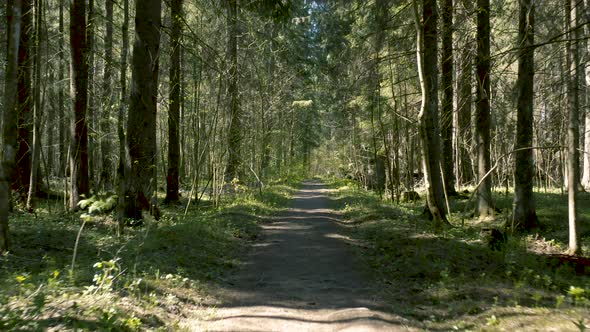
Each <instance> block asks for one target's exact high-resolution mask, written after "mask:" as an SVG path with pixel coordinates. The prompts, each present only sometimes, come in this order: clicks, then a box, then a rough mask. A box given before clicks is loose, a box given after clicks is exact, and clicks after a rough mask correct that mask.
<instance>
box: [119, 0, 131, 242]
mask: <svg viewBox="0 0 590 332" xmlns="http://www.w3.org/2000/svg"><path fill="white" fill-rule="evenodd" d="M121 35H122V39H123V45H122V46H121V70H120V78H119V84H120V85H121V92H120V93H121V95H120V105H119V110H118V113H117V136H118V138H119V165H118V167H117V194H118V195H119V200H118V202H117V221H118V226H119V227H118V233H119V234H122V233H123V227H124V221H125V190H126V188H127V181H126V180H125V174H129V168H130V165H129V158H128V156H127V149H126V145H125V141H126V138H125V127H126V125H125V111H126V110H127V102H128V99H127V53H128V52H129V0H123V24H122V25H121Z"/></svg>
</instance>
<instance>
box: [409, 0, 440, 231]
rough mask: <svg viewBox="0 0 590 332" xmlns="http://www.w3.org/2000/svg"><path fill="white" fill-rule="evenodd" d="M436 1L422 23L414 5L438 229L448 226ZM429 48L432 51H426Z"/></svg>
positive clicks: (428, 171) (430, 199)
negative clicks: (443, 168) (440, 120)
mask: <svg viewBox="0 0 590 332" xmlns="http://www.w3.org/2000/svg"><path fill="white" fill-rule="evenodd" d="M436 6H437V5H436V0H424V1H423V8H422V22H420V18H419V14H418V4H417V3H416V1H414V11H415V16H416V28H417V36H418V40H417V54H416V55H417V59H418V74H419V77H420V87H421V90H422V106H421V108H420V114H419V120H420V139H421V141H422V164H423V170H424V179H425V182H426V188H427V192H426V201H427V204H428V209H429V211H430V213H431V214H432V216H433V218H434V224H435V229H436V230H439V229H440V228H442V227H443V225H445V224H448V221H447V216H446V215H447V211H446V208H445V204H444V190H443V183H442V178H441V169H440V154H441V142H440V128H439V118H438V91H437V90H438V67H437V66H438V63H437V52H438V48H437V47H436V45H437V29H436V25H437V19H438V12H437V8H436ZM426 45H429V47H426Z"/></svg>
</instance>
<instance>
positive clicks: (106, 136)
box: [99, 0, 114, 188]
mask: <svg viewBox="0 0 590 332" xmlns="http://www.w3.org/2000/svg"><path fill="white" fill-rule="evenodd" d="M113 4H114V0H105V13H106V22H105V24H106V27H105V37H104V72H103V80H102V92H103V93H104V97H103V98H104V100H106V105H105V107H103V108H102V117H101V120H99V123H100V131H101V133H102V140H101V141H100V150H101V155H102V167H101V172H100V180H99V182H100V183H101V184H102V185H103V186H105V187H107V188H110V187H111V185H112V177H111V174H113V171H114V169H113V162H112V160H113V159H112V157H111V142H110V132H111V120H110V118H111V107H112V106H113V89H112V85H113V80H112V78H111V76H112V75H113Z"/></svg>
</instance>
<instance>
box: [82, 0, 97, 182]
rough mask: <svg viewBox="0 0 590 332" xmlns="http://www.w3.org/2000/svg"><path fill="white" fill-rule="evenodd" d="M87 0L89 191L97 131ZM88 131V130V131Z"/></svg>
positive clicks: (91, 21) (90, 5)
mask: <svg viewBox="0 0 590 332" xmlns="http://www.w3.org/2000/svg"><path fill="white" fill-rule="evenodd" d="M87 1H88V16H87V20H86V21H87V26H86V51H85V54H86V60H85V61H86V63H87V68H88V81H87V83H86V86H87V89H88V92H87V97H86V98H87V99H86V100H87V102H86V117H85V121H86V131H87V135H86V137H87V140H88V143H87V151H88V153H87V156H88V171H87V172H86V174H88V188H89V191H90V186H92V187H93V188H96V179H97V178H96V170H97V165H96V160H97V155H98V151H97V150H96V148H97V144H96V137H97V136H98V133H97V131H96V111H97V110H96V106H95V99H96V93H95V88H94V70H95V64H94V0H87ZM88 131H90V132H89V133H88Z"/></svg>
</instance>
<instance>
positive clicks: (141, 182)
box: [125, 0, 162, 219]
mask: <svg viewBox="0 0 590 332" xmlns="http://www.w3.org/2000/svg"><path fill="white" fill-rule="evenodd" d="M161 6H162V1H161V0H143V1H137V2H136V4H135V15H136V16H135V44H134V46H133V62H132V79H131V95H130V99H129V118H128V120H127V135H128V136H127V147H128V149H129V156H130V164H131V169H130V170H129V174H128V175H127V174H126V178H127V188H126V190H125V216H126V217H128V218H133V219H142V213H141V212H142V210H149V209H150V208H151V204H153V202H152V203H150V202H149V201H148V200H149V199H151V198H152V195H153V194H154V193H155V190H156V187H155V183H156V182H155V180H156V179H155V176H156V110H157V108H156V105H157V98H158V66H159V60H158V59H159V51H160V50H159V49H160V24H161Z"/></svg>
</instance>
